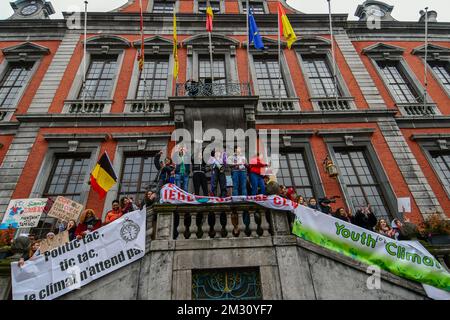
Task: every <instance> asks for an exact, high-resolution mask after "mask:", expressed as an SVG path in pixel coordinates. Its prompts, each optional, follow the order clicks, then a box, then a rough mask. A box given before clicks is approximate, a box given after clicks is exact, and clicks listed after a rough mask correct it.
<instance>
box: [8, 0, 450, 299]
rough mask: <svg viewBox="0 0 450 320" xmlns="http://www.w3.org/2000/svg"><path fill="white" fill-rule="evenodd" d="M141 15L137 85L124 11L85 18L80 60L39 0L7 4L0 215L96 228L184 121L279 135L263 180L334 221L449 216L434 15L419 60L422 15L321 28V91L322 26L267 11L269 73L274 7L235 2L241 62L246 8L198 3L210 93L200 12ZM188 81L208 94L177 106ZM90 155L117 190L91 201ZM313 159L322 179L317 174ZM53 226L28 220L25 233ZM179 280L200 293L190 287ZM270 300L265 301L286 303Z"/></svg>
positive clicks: (444, 29) (439, 44)
mask: <svg viewBox="0 0 450 320" xmlns="http://www.w3.org/2000/svg"><path fill="white" fill-rule="evenodd" d="M142 3H143V4H144V7H145V9H146V10H145V13H144V26H145V53H146V59H145V61H146V62H145V68H144V72H143V73H141V72H139V68H138V61H137V55H138V49H139V47H140V41H141V40H140V39H141V37H140V24H139V20H140V15H139V1H134V0H129V1H128V3H126V4H125V5H123V6H122V7H120V8H118V9H116V10H114V11H111V12H89V14H88V20H87V25H88V31H87V34H88V37H87V40H86V47H87V55H86V57H84V54H83V46H84V42H83V39H84V38H83V29H82V26H83V25H84V19H83V14H77V13H64V19H50V18H49V16H50V15H51V14H53V13H54V9H53V7H52V6H51V4H50V3H49V2H48V1H43V0H42V1H27V0H19V1H16V2H15V3H14V4H13V8H14V10H15V13H14V15H13V16H12V17H11V18H9V19H5V20H2V21H0V50H1V54H0V182H1V183H0V217H2V216H3V214H4V212H5V210H6V207H7V205H8V203H9V201H10V200H11V199H20V198H35V197H55V196H57V195H63V196H66V197H69V198H72V199H74V200H76V201H78V202H80V203H82V204H84V205H85V206H86V207H89V208H92V209H94V210H95V212H96V213H97V214H98V216H99V217H101V216H102V215H104V214H105V212H106V211H107V210H109V209H110V205H111V201H112V200H114V199H116V198H118V197H120V196H125V195H126V196H133V197H134V199H135V200H136V201H138V200H139V199H141V198H142V196H143V194H144V192H145V190H146V188H147V186H148V183H149V182H150V181H152V180H153V179H154V177H155V176H156V174H157V170H156V169H155V167H154V165H153V157H154V156H155V155H156V153H157V152H158V151H159V150H161V149H167V150H170V149H171V148H172V147H173V146H174V144H175V143H174V142H173V141H171V134H172V132H173V131H174V130H175V129H177V128H186V129H188V130H190V131H193V128H194V123H195V122H197V121H201V122H202V126H203V131H206V130H207V129H210V128H218V129H219V130H222V131H224V130H225V129H244V130H246V129H256V130H258V131H260V130H271V129H277V130H279V132H280V135H279V137H280V141H279V142H280V166H281V170H280V171H279V173H278V180H279V181H280V183H282V184H284V185H287V186H292V187H294V188H295V189H297V191H298V193H299V194H301V195H304V196H306V197H311V196H315V197H323V196H332V195H336V196H339V197H340V198H339V199H338V200H337V203H336V208H337V207H340V206H342V207H346V208H348V209H352V210H354V208H356V207H358V206H361V205H366V204H367V203H370V204H371V206H372V208H373V209H374V211H375V214H376V215H377V217H379V218H381V217H384V218H388V219H389V220H392V219H394V218H396V217H401V216H402V213H399V212H398V209H397V199H398V198H402V197H410V198H411V204H412V212H411V213H410V214H407V217H408V218H409V219H410V220H411V221H412V222H415V223H420V222H421V221H423V219H424V218H426V217H427V216H429V215H430V214H433V213H441V214H443V215H445V216H446V217H447V218H448V217H450V149H449V148H450V36H449V30H450V23H447V22H437V21H436V19H435V16H436V13H435V12H429V17H430V19H429V21H430V22H429V44H428V47H427V48H426V49H427V50H425V45H424V27H425V24H424V22H423V20H424V19H423V17H418V20H419V18H420V19H421V20H420V21H419V22H403V21H397V20H395V18H394V17H393V16H392V15H391V12H392V10H393V7H391V6H389V5H387V4H384V3H381V2H379V1H366V2H364V3H363V4H362V5H360V6H359V7H358V8H357V11H356V15H357V16H358V17H359V18H360V20H359V21H351V20H349V19H348V14H333V15H332V19H333V28H334V38H333V39H334V44H335V57H336V79H337V80H336V84H337V85H336V87H337V91H335V85H334V81H333V79H334V75H333V69H334V68H333V65H334V64H333V55H332V43H331V36H330V30H329V19H328V15H323V14H304V13H301V12H298V11H297V10H295V9H293V8H292V7H290V6H289V5H288V4H287V3H286V2H285V1H281V3H282V4H283V6H284V7H285V10H286V13H287V14H288V16H289V20H290V21H291V24H292V26H293V28H294V30H295V32H296V34H297V36H298V40H297V41H296V42H295V43H294V44H293V45H292V48H291V49H290V50H289V49H288V48H287V45H286V43H284V42H283V43H282V54H281V58H280V59H279V57H278V43H277V3H278V1H272V0H255V1H250V5H251V6H252V8H253V12H254V16H255V20H256V22H257V24H258V26H259V30H260V33H261V34H262V35H263V39H264V43H265V47H266V48H265V50H263V51H257V50H254V49H253V48H250V50H249V52H250V54H249V55H248V54H247V35H246V16H245V10H246V1H241V0H226V1H224V0H221V1H213V0H211V5H212V7H213V10H214V12H215V17H214V30H213V32H212V46H213V58H214V68H213V69H214V81H212V79H211V75H210V72H209V70H210V57H209V50H208V34H207V33H206V30H205V10H206V1H200V0H182V1H180V0H178V1H175V0H174V1H157V0H142ZM173 11H175V12H176V13H177V21H178V41H179V46H178V59H179V77H178V80H177V81H174V80H173V66H174V56H173V50H172V48H173V37H172V32H173V30H172V13H173ZM378 25H379V27H377V26H378ZM425 51H427V53H428V59H427V61H426V62H425V60H424V57H425ZM83 57H84V58H83ZM84 59H85V60H84ZM279 62H281V65H280V64H279ZM84 64H86V66H87V72H86V89H85V90H86V100H85V102H84V103H83V96H84V93H83V88H82V84H83V70H84V69H83V66H84ZM424 64H426V65H424ZM425 67H426V68H427V70H428V83H427V86H426V87H427V91H426V92H427V94H424V92H425V91H424V88H425V76H424V74H425V72H424V70H425ZM279 70H281V84H280V83H279V78H280V76H279ZM188 80H194V81H198V82H200V83H203V84H211V83H212V85H209V86H208V85H204V86H203V87H201V88H200V92H197V93H196V94H195V95H194V96H192V95H191V94H190V93H189V92H187V91H186V85H185V83H186V81H188ZM280 88H281V89H280ZM336 92H337V94H336ZM280 102H281V103H280ZM104 151H107V152H108V154H109V155H110V157H111V161H112V162H113V166H114V168H115V171H116V173H117V174H118V178H119V183H118V184H117V185H116V186H115V187H114V188H113V189H112V190H111V191H110V192H109V193H108V195H107V198H106V199H105V200H101V201H100V200H99V198H98V196H97V194H96V193H95V192H93V191H92V190H91V188H90V186H89V184H88V181H89V173H90V172H91V170H92V168H93V167H94V166H95V163H96V162H97V160H98V158H99V156H100V155H101V154H102V153H103V152H104ZM327 155H329V156H330V158H331V159H332V160H333V161H334V163H335V164H336V165H337V167H338V168H339V172H340V175H339V177H338V179H332V178H330V177H329V176H328V174H327V173H326V171H325V170H324V168H323V160H324V159H325V158H326V156H327ZM55 222H56V221H53V220H52V219H50V218H46V217H45V216H44V217H43V218H42V221H41V223H40V226H39V228H38V229H37V230H36V232H40V233H41V234H44V233H45V232H48V230H50V229H51V228H52V227H54V224H55ZM247 245H249V246H250V244H247ZM261 246H262V247H264V246H266V244H263V245H261ZM161 250H163V249H161ZM247 250H249V249H247ZM244 251H245V250H244ZM243 254H244V253H243ZM277 254H278V257H279V258H280V259H281V257H280V255H282V253H280V252H278V253H277ZM263 256H264V252H261V256H260V258H261V259H263ZM269 256H270V254H269ZM255 258H257V257H256V256H255ZM155 259H156V258H155ZM267 263H268V264H269V265H270V263H271V262H270V261H269V262H267ZM215 267H218V266H215ZM270 268H271V267H267V268H266V269H264V268H263V270H265V271H262V272H269V271H268V270H270ZM174 272H175V271H174ZM177 272H178V271H177ZM183 272H185V271H179V273H176V272H175V273H176V275H177V276H179V277H181V276H182V275H183V274H184V273H183ZM286 272H287V271H286ZM175 273H174V274H175ZM152 277H153V276H152ZM174 277H175V276H174ZM189 277H190V278H189V279H191V280H192V274H191V273H190V274H189ZM195 277H196V278H195V279H197V280H198V281H201V274H197V275H195ZM175 278H176V277H175ZM175 278H174V279H175ZM153 279H155V278H154V277H153ZM180 279H181V278H180ZM137 281H139V280H137ZM174 281H175V280H174ZM273 281H274V282H273V283H278V284H277V285H279V284H280V281H281V283H283V281H285V280H283V279H274V280H273ZM286 281H287V280H286ZM296 281H300V280H296ZM180 283H183V281H181V280H180V282H179V284H180ZM171 285H172V286H175V285H176V281H175V282H173V283H171ZM180 285H181V284H180ZM281 286H282V284H281ZM272 289H273V292H274V293H273V295H272V296H271V297H274V298H280V297H286V296H285V295H281V294H278V293H276V292H278V291H277V290H278V289H277V288H275V287H274V288H272ZM179 290H187V289H183V288H181V289H179ZM173 292H177V291H176V290H175V291H173ZM180 292H181V291H180ZM285 294H286V293H285ZM293 296H295V295H293ZM172 297H185V298H186V297H188V298H191V296H189V295H187V296H186V295H182V294H179V295H176V294H174V295H173V296H172Z"/></svg>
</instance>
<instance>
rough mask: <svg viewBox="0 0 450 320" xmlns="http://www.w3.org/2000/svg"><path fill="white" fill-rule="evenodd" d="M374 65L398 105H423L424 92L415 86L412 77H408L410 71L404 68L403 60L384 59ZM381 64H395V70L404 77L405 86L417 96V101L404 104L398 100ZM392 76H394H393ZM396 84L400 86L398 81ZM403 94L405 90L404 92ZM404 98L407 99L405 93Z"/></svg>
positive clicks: (375, 61)
mask: <svg viewBox="0 0 450 320" xmlns="http://www.w3.org/2000/svg"><path fill="white" fill-rule="evenodd" d="M374 63H375V65H376V68H377V71H378V72H379V74H380V76H381V77H382V79H383V83H384V85H385V87H386V89H387V90H388V91H389V94H390V95H391V97H392V99H393V100H394V101H395V102H396V103H397V104H423V103H424V101H423V98H424V96H423V90H422V92H420V90H419V88H418V87H416V86H415V85H414V81H413V80H412V79H411V77H410V76H409V75H408V71H407V70H406V68H405V67H404V66H403V59H402V60H382V59H375V60H374ZM379 63H384V64H395V68H396V69H397V71H398V73H399V74H400V76H402V77H403V80H405V84H406V85H407V87H408V88H409V89H410V90H411V93H412V94H413V95H416V96H417V97H416V100H417V101H414V102H411V101H408V102H404V101H400V100H399V99H397V94H396V93H394V89H393V88H392V87H391V83H390V82H389V81H388V79H387V78H386V76H385V74H384V71H383V70H382V67H380V65H379ZM391 75H392V74H391ZM396 84H397V85H398V81H397V80H396ZM402 92H403V90H402ZM403 96H404V97H406V95H405V93H403Z"/></svg>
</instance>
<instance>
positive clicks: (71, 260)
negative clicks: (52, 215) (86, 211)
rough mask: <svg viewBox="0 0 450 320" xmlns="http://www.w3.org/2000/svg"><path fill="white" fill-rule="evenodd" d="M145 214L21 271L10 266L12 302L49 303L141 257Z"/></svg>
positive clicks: (114, 224)
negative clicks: (39, 301)
mask: <svg viewBox="0 0 450 320" xmlns="http://www.w3.org/2000/svg"><path fill="white" fill-rule="evenodd" d="M145 233H146V212H145V211H134V212H131V213H129V214H127V215H126V216H124V217H122V218H120V219H117V220H116V221H114V222H112V223H110V224H108V225H107V226H105V227H102V228H100V229H98V230H95V231H94V232H91V233H89V234H87V235H86V236H85V237H84V238H83V239H82V240H73V241H71V242H68V243H66V244H64V245H63V246H60V247H58V248H55V249H53V250H50V251H47V252H46V253H44V254H42V255H40V256H38V257H36V258H35V259H33V260H29V261H26V262H25V264H24V266H23V267H19V266H18V264H17V263H12V264H11V278H12V291H13V299H14V300H52V299H55V298H57V297H60V296H62V295H64V294H66V293H68V292H70V291H73V290H75V289H79V288H81V287H83V286H84V285H86V284H88V283H90V282H92V281H94V280H96V279H99V278H101V277H103V276H105V275H107V274H109V273H111V272H113V271H115V270H117V269H119V268H122V267H124V266H126V265H128V264H130V263H132V262H134V261H136V260H139V259H141V258H142V257H143V256H144V254H145Z"/></svg>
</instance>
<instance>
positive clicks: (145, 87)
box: [139, 0, 147, 110]
mask: <svg viewBox="0 0 450 320" xmlns="http://www.w3.org/2000/svg"><path fill="white" fill-rule="evenodd" d="M139 8H140V14H141V17H140V19H141V49H140V50H141V59H142V70H141V73H143V74H144V110H146V109H147V73H146V70H145V50H144V47H145V43H144V11H143V9H142V0H139Z"/></svg>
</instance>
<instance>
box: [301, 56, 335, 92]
mask: <svg viewBox="0 0 450 320" xmlns="http://www.w3.org/2000/svg"><path fill="white" fill-rule="evenodd" d="M302 60H303V63H304V66H305V71H306V74H307V75H308V78H309V81H310V83H311V89H312V95H313V96H314V97H321V98H323V97H327V98H333V97H335V96H336V94H335V86H334V79H333V78H334V77H333V72H332V71H331V70H330V66H329V64H328V60H327V57H326V56H302ZM337 90H338V92H337V95H338V96H339V97H340V96H341V93H340V91H339V88H338V89H337Z"/></svg>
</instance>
